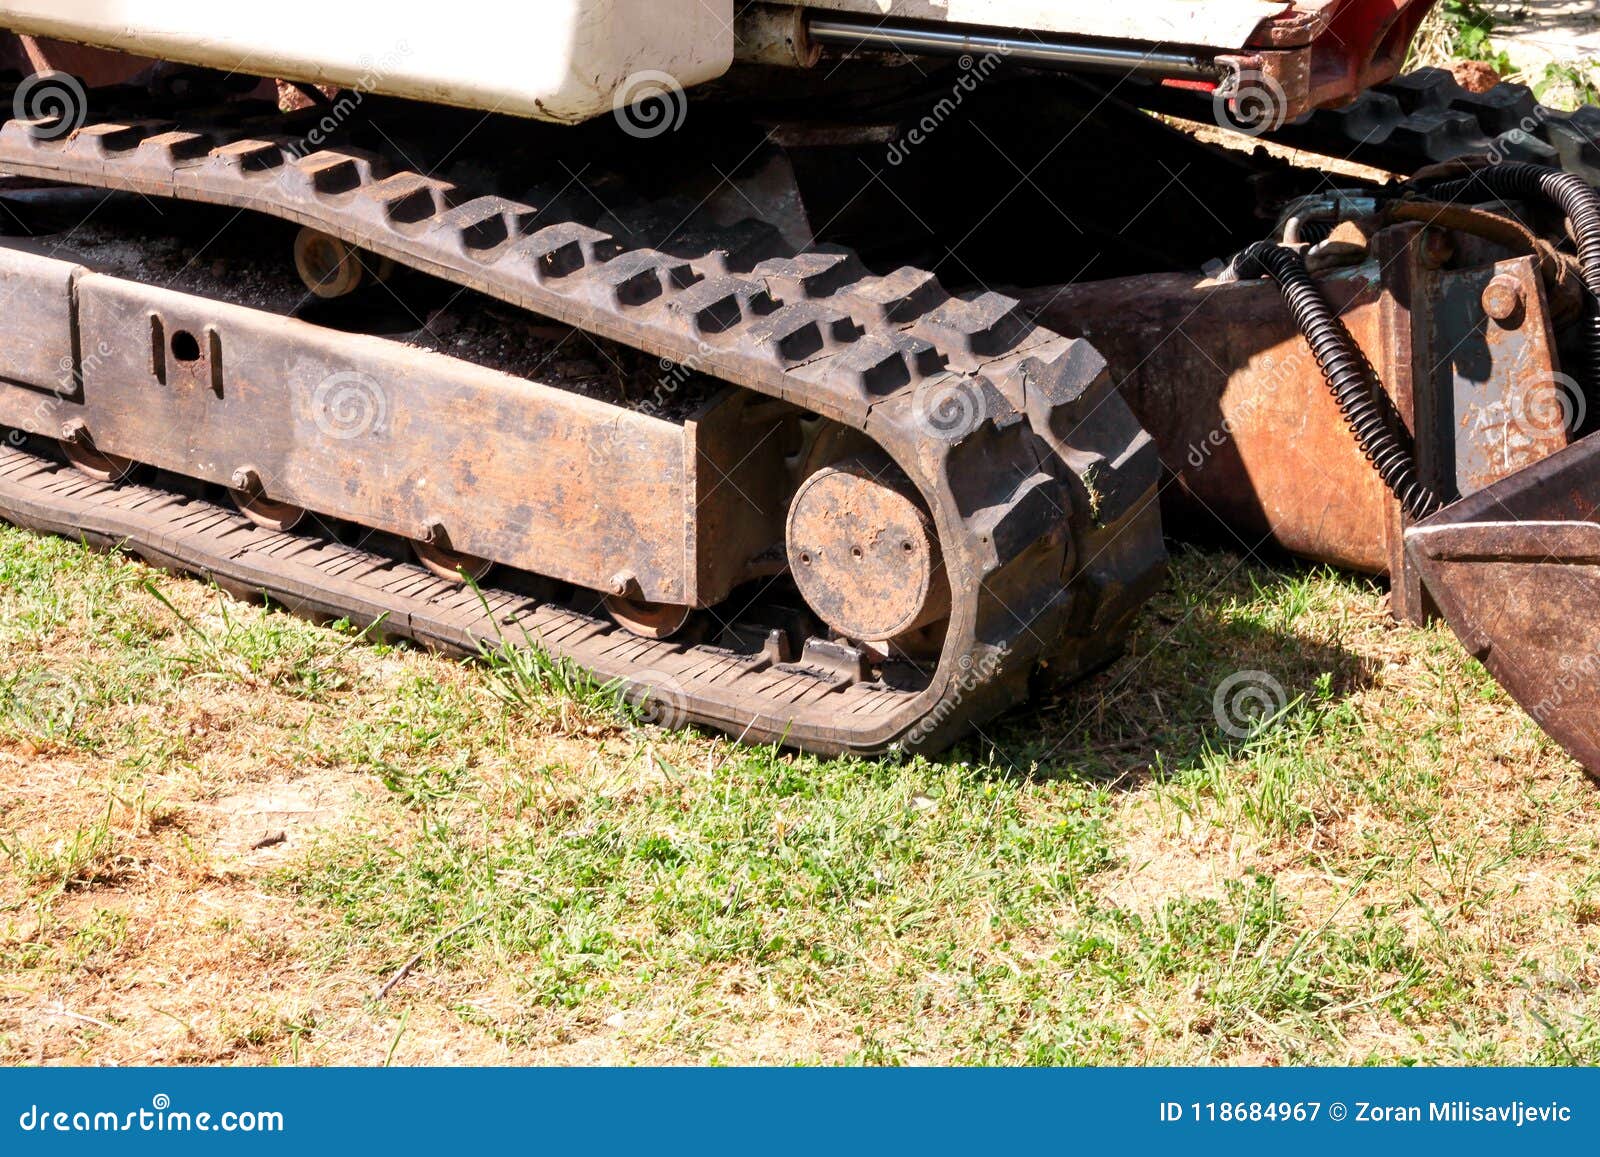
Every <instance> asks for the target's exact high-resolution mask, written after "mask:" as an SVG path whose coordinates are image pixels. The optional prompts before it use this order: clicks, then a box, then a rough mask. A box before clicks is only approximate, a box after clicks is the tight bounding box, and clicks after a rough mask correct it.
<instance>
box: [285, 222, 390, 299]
mask: <svg viewBox="0 0 1600 1157" xmlns="http://www.w3.org/2000/svg"><path fill="white" fill-rule="evenodd" d="M294 268H295V272H297V273H299V274H300V280H301V281H302V282H304V283H305V287H306V288H307V289H309V290H310V291H311V292H312V293H314V294H316V295H317V296H318V297H322V298H334V297H345V296H347V295H349V294H352V293H354V292H355V291H356V290H358V289H360V288H361V287H362V286H363V285H365V284H367V283H368V282H370V281H387V280H388V279H389V275H390V274H391V273H392V272H393V271H394V262H393V261H391V260H389V258H387V257H378V256H376V255H374V254H371V253H364V252H363V251H362V250H360V249H358V248H357V247H356V246H354V245H352V244H350V243H349V242H348V241H345V240H342V239H340V238H338V237H335V236H333V235H332V234H330V233H322V232H319V231H318V230H316V229H308V228H307V229H301V230H300V232H299V233H297V234H296V235H295V239H294Z"/></svg>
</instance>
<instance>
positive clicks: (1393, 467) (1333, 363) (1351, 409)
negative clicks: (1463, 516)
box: [1233, 241, 1441, 518]
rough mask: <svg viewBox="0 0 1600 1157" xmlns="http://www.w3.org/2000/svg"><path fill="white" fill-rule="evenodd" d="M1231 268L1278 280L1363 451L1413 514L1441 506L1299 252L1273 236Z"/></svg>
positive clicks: (1363, 359)
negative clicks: (1390, 422) (1388, 416)
mask: <svg viewBox="0 0 1600 1157" xmlns="http://www.w3.org/2000/svg"><path fill="white" fill-rule="evenodd" d="M1233 270H1234V273H1235V274H1236V275H1237V276H1239V277H1241V278H1254V277H1261V276H1266V277H1270V278H1272V280H1273V281H1275V282H1277V283H1278V288H1279V289H1280V290H1281V291H1282V292H1283V300H1284V301H1285V303H1287V305H1288V307H1289V313H1290V315H1291V316H1292V317H1293V318H1294V324H1295V326H1296V328H1298V329H1299V330H1300V332H1301V333H1302V334H1303V335H1305V339H1306V344H1308V345H1309V346H1310V347H1311V352H1312V354H1313V355H1314V356H1315V357H1316V359H1317V365H1318V367H1319V368H1320V369H1321V370H1322V377H1323V380H1324V381H1326V382H1327V383H1328V389H1329V390H1330V391H1331V392H1332V394H1333V396H1334V400H1335V401H1337V402H1338V403H1339V410H1340V412H1341V413H1342V414H1344V420H1345V422H1346V423H1347V424H1348V425H1349V426H1350V430H1351V432H1352V433H1353V434H1355V436H1356V442H1357V444H1358V445H1360V447H1361V452H1362V453H1363V454H1365V455H1366V457H1367V461H1368V462H1371V463H1372V466H1373V469H1375V470H1376V471H1377V472H1378V476H1379V477H1380V478H1382V479H1383V481H1384V485H1386V486H1388V488H1389V490H1390V491H1391V492H1392V493H1393V494H1394V496H1395V498H1397V499H1398V500H1399V502H1400V507H1401V509H1402V510H1404V511H1405V512H1406V513H1407V514H1408V515H1410V516H1411V517H1412V518H1424V517H1426V516H1427V515H1429V514H1431V513H1433V512H1434V511H1435V510H1437V509H1438V508H1439V507H1440V505H1441V503H1440V501H1439V496H1438V495H1436V494H1435V493H1434V492H1433V491H1432V489H1430V488H1429V487H1427V486H1425V485H1424V484H1423V483H1422V482H1421V481H1419V480H1418V478H1417V474H1416V464H1415V463H1414V462H1413V461H1412V458H1411V452H1410V450H1409V449H1407V447H1406V445H1405V443H1404V442H1402V441H1401V440H1400V438H1399V437H1398V436H1397V435H1396V434H1395V432H1394V430H1392V429H1391V428H1390V426H1389V423H1388V421H1387V420H1386V415H1385V412H1384V409H1383V407H1382V406H1381V404H1380V401H1379V399H1380V397H1381V396H1382V395H1381V392H1380V391H1381V387H1380V386H1379V384H1378V375H1377V373H1376V372H1375V371H1374V370H1373V368H1372V363H1370V362H1369V361H1367V355H1366V354H1364V353H1362V352H1361V347H1360V346H1359V345H1357V344H1356V340H1355V339H1354V338H1353V337H1351V336H1350V331H1349V330H1348V329H1346V328H1345V326H1344V322H1342V321H1340V320H1339V317H1338V315H1337V314H1336V313H1334V312H1333V309H1332V307H1331V306H1329V305H1328V302H1327V299H1326V298H1324V297H1323V296H1322V291H1321V290H1320V289H1318V288H1317V283H1316V282H1315V281H1313V280H1312V279H1311V274H1310V273H1308V272H1307V271H1306V263H1305V260H1304V259H1303V258H1302V257H1301V256H1300V254H1299V253H1297V252H1296V251H1295V250H1293V249H1289V248H1287V247H1286V246H1283V245H1279V244H1277V243H1276V242H1273V241H1258V242H1256V243H1255V244H1254V245H1252V246H1250V248H1248V249H1246V250H1245V251H1244V252H1243V253H1241V254H1239V256H1237V257H1235V258H1234V259H1233Z"/></svg>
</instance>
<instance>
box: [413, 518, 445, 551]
mask: <svg viewBox="0 0 1600 1157" xmlns="http://www.w3.org/2000/svg"><path fill="white" fill-rule="evenodd" d="M420 537H421V538H422V541H423V542H425V543H427V544H428V545H429V546H444V545H445V544H446V543H447V542H449V541H450V537H449V535H448V534H446V533H445V529H444V523H442V522H440V521H439V520H438V519H437V518H429V519H427V520H425V521H424V522H423V524H422V531H421V535H420Z"/></svg>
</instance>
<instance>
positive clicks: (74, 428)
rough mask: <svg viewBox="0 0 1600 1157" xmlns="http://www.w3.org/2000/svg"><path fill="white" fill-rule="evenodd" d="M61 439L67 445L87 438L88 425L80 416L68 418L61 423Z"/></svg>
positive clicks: (85, 440)
mask: <svg viewBox="0 0 1600 1157" xmlns="http://www.w3.org/2000/svg"><path fill="white" fill-rule="evenodd" d="M61 440H62V441H63V442H65V443H66V444H67V445H69V446H76V445H78V444H79V443H82V442H87V441H88V440H89V426H88V424H87V423H85V422H84V420H83V419H82V418H69V419H68V420H67V421H65V422H62V423H61Z"/></svg>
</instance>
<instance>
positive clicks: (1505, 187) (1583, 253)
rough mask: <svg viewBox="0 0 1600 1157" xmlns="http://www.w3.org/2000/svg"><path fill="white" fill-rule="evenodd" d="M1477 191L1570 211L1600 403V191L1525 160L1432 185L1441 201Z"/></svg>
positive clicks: (1591, 389)
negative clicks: (1533, 200) (1539, 200)
mask: <svg viewBox="0 0 1600 1157" xmlns="http://www.w3.org/2000/svg"><path fill="white" fill-rule="evenodd" d="M1475 190H1487V191H1489V192H1490V193H1493V194H1494V195H1495V196H1496V197H1499V198H1507V197H1534V196H1538V197H1542V198H1544V199H1545V200H1546V201H1548V202H1549V203H1550V204H1552V205H1554V206H1556V207H1557V208H1558V209H1560V210H1561V212H1562V213H1563V214H1565V216H1566V218H1567V224H1568V225H1569V226H1571V228H1572V236H1573V238H1574V239H1575V240H1576V241H1577V243H1578V266H1579V270H1580V275H1581V276H1582V278H1583V284H1584V288H1586V289H1587V290H1588V291H1589V292H1588V294H1587V295H1586V296H1587V297H1588V303H1587V304H1588V315H1589V333H1588V341H1587V342H1586V343H1585V344H1586V346H1587V353H1588V363H1589V364H1588V365H1587V366H1585V367H1584V369H1585V375H1584V376H1585V378H1586V379H1587V382H1586V385H1587V393H1588V395H1589V402H1590V404H1591V406H1594V405H1595V404H1597V403H1600V193H1596V192H1595V191H1594V189H1592V188H1590V186H1589V183H1588V182H1587V181H1585V180H1584V179H1583V178H1582V177H1580V176H1578V175H1577V174H1576V173H1563V172H1560V171H1559V170H1557V169H1547V168H1545V167H1544V166H1543V165H1530V164H1528V163H1527V162H1524V161H1506V162H1503V163H1501V164H1498V165H1486V166H1485V167H1483V168H1481V169H1477V170H1475V171H1474V172H1473V173H1472V175H1471V176H1468V177H1460V178H1456V179H1454V180H1447V181H1445V182H1444V183H1443V184H1439V185H1433V186H1431V187H1430V188H1428V189H1427V195H1428V196H1429V197H1432V198H1434V199H1435V200H1439V201H1460V200H1463V199H1464V198H1466V196H1467V195H1468V194H1469V193H1471V192H1473V191H1475Z"/></svg>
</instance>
